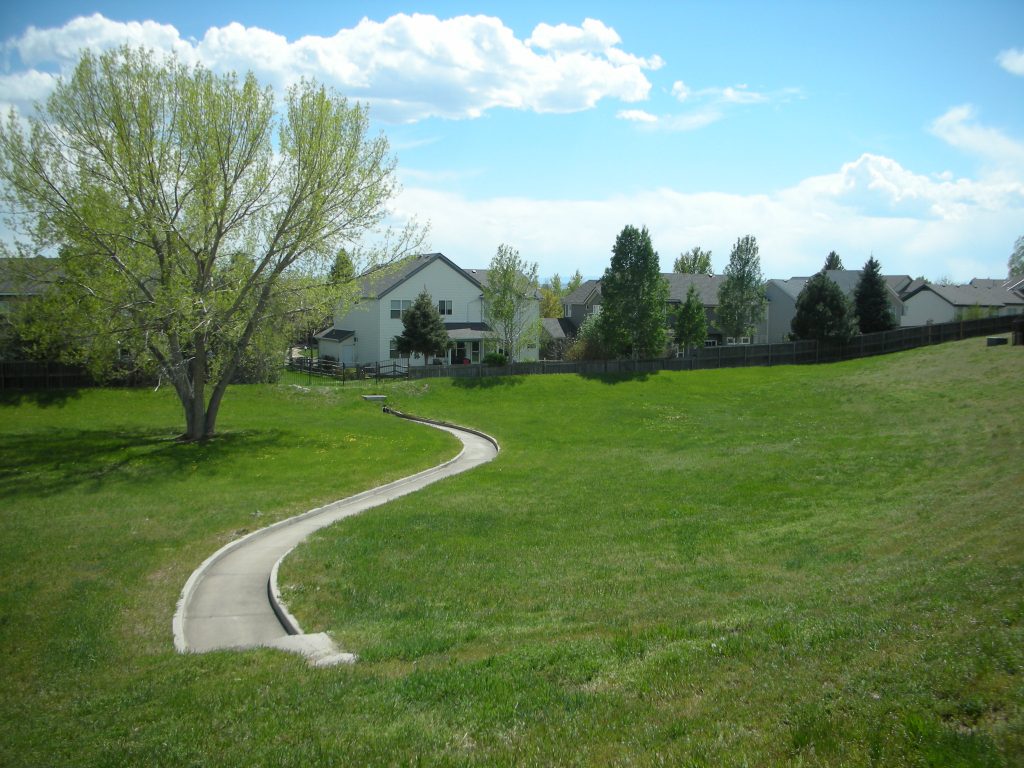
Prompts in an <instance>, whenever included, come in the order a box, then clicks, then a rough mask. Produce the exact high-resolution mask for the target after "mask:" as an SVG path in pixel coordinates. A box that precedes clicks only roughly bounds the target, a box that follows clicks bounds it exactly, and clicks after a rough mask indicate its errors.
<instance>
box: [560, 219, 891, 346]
mask: <svg viewBox="0 0 1024 768" xmlns="http://www.w3.org/2000/svg"><path fill="white" fill-rule="evenodd" d="M710 258H711V254H710V252H708V251H703V250H701V249H700V248H699V247H697V248H694V249H693V250H692V251H690V252H688V253H684V254H682V255H681V256H680V257H679V259H677V260H676V263H675V267H676V268H677V269H680V268H681V269H682V270H684V271H686V272H688V273H691V274H709V273H710V266H711V265H710ZM841 269H843V263H842V259H841V258H840V257H839V254H837V253H836V252H835V251H832V252H830V253H829V254H828V256H827V257H826V259H825V264H824V266H823V267H822V270H821V271H820V272H819V273H818V274H816V275H815V276H814V277H812V278H811V279H810V280H808V282H807V284H806V285H805V286H804V288H803V290H802V291H801V293H800V296H799V297H798V299H797V303H796V316H795V318H794V320H793V322H792V332H793V333H792V335H793V337H794V338H800V339H808V338H813V339H818V340H819V341H825V342H831V343H845V342H848V341H849V340H850V339H851V338H852V337H853V336H854V335H855V334H856V333H858V332H860V333H872V332H875V331H883V330H889V329H890V328H892V327H893V326H894V324H895V321H894V319H893V315H892V311H891V309H890V307H889V299H888V288H887V286H886V284H885V280H884V279H883V277H882V274H881V265H880V264H879V263H878V261H877V260H876V259H875V258H874V257H872V258H870V259H869V260H868V262H867V263H866V264H865V265H864V269H863V271H862V274H861V278H860V281H859V282H858V284H857V287H856V290H855V291H854V297H853V301H850V300H849V299H848V298H847V297H846V296H845V295H844V294H843V292H842V290H841V289H840V288H839V286H838V285H837V284H836V283H835V282H834V281H833V280H832V279H831V278H829V276H828V274H827V272H828V271H829V270H841ZM601 293H602V297H603V298H602V302H601V311H600V313H599V314H595V315H591V316H590V317H589V318H587V320H586V321H585V322H584V323H583V326H582V327H581V329H580V332H579V335H578V337H577V341H576V343H575V344H574V346H573V348H572V349H571V350H570V357H573V358H576V359H593V358H601V357H618V356H632V357H633V358H634V359H635V358H639V357H655V356H658V355H661V354H663V353H664V350H665V344H666V319H667V318H666V312H667V310H666V307H667V301H668V284H667V283H666V281H665V280H664V279H663V278H662V276H661V273H660V268H659V264H658V254H657V252H656V251H655V250H654V247H653V245H652V243H651V237H650V233H649V232H648V231H647V228H646V227H644V228H642V229H639V230H638V229H636V228H635V227H633V226H626V227H625V228H624V229H623V230H622V231H621V232H620V233H619V235H618V237H617V238H616V240H615V245H614V246H613V248H612V258H611V263H610V264H609V265H608V267H607V269H605V272H604V275H603V277H602V280H601ZM766 304H767V301H766V298H765V281H764V277H763V275H762V273H761V263H760V255H759V250H758V245H757V239H756V238H755V237H754V236H752V235H746V236H744V237H741V238H739V239H738V240H737V241H736V243H735V245H734V246H733V248H732V251H731V253H730V255H729V264H728V266H726V268H725V279H724V281H723V282H722V284H721V287H720V288H719V291H718V296H717V311H716V317H715V322H716V324H717V325H718V327H719V328H720V329H721V331H722V332H723V333H724V334H725V335H726V336H732V337H744V336H752V335H754V331H755V329H756V327H757V325H758V324H759V323H760V322H761V321H762V320H763V318H764V313H765V307H766ZM674 331H675V340H676V342H677V343H678V344H679V345H680V346H682V347H686V348H689V347H693V346H699V345H702V344H703V343H704V340H705V339H706V338H707V335H708V317H707V313H706V311H705V305H704V302H703V300H702V297H701V296H700V294H699V292H698V290H697V288H696V286H694V285H691V286H690V288H689V290H688V291H687V295H686V299H685V300H684V301H683V303H682V305H681V306H680V308H679V311H678V313H677V315H676V318H675V325H674Z"/></svg>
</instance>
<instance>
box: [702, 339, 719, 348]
mask: <svg viewBox="0 0 1024 768" xmlns="http://www.w3.org/2000/svg"><path fill="white" fill-rule="evenodd" d="M704 346H705V347H717V346H718V339H704Z"/></svg>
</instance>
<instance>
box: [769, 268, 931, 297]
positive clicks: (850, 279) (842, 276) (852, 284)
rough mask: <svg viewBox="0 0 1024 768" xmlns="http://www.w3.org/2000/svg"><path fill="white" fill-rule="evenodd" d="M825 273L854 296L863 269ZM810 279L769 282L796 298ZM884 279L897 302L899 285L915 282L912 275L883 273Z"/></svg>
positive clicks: (847, 294) (844, 291)
mask: <svg viewBox="0 0 1024 768" xmlns="http://www.w3.org/2000/svg"><path fill="white" fill-rule="evenodd" d="M825 274H826V275H828V277H829V279H830V280H832V282H834V283H835V284H836V285H838V286H839V290H841V291H842V292H843V294H844V295H845V296H848V297H850V298H852V297H853V295H854V293H855V292H856V290H857V284H858V283H859V282H860V276H861V274H862V270H860V269H830V270H828V271H827V272H825ZM810 279H811V278H810V277H791V278H789V279H788V280H769V281H768V282H769V283H771V284H772V285H774V286H776V287H778V288H779V289H780V290H782V291H783V292H784V293H785V294H786V295H787V296H789V297H790V298H792V299H794V300H796V299H797V298H799V296H800V291H802V290H803V289H804V286H805V285H806V284H807V281H808V280H810ZM882 280H884V281H885V285H886V287H887V288H888V289H889V293H890V294H891V295H890V298H892V299H895V300H896V301H897V302H899V301H901V298H900V293H899V292H900V288H898V287H897V286H901V287H904V288H905V287H906V286H908V285H910V284H911V283H913V282H914V281H913V279H912V278H911V277H910V275H882Z"/></svg>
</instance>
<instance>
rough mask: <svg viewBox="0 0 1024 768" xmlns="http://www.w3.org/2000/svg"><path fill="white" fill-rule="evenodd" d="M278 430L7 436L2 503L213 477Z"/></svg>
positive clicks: (0, 447) (0, 472)
mask: <svg viewBox="0 0 1024 768" xmlns="http://www.w3.org/2000/svg"><path fill="white" fill-rule="evenodd" d="M283 436H284V433H283V432H281V431H279V430H265V431H262V430H261V431H260V432H258V433H256V432H235V433H225V434H221V435H218V436H217V437H214V438H212V439H210V440H207V441H205V442H201V443H184V442H181V441H179V440H177V439H176V436H175V435H173V434H171V433H168V432H167V431H163V430H154V429H149V430H147V429H116V430H115V429H111V430H98V429H97V430H90V429H51V430H46V431H45V432H42V431H41V432H30V433H27V434H14V435H5V436H4V439H3V441H2V444H0V498H3V499H4V500H5V501H6V502H8V503H10V502H13V501H16V500H17V499H18V498H19V497H33V498H38V497H41V496H42V497H45V496H51V495H53V494H57V493H63V492H66V491H67V490H68V489H69V488H82V489H85V490H89V491H97V490H101V489H103V488H104V487H105V486H107V485H113V484H116V483H129V482H130V483H132V484H144V483H147V482H149V481H151V480H155V479H157V478H163V477H166V476H168V475H173V474H180V475H185V474H186V473H189V472H192V471H194V468H196V467H200V468H201V469H202V471H203V472H204V473H216V472H217V471H218V469H219V468H220V466H221V465H223V464H224V463H226V462H227V461H229V460H230V459H231V458H232V457H233V456H234V455H236V454H237V453H238V452H239V451H242V452H245V453H252V452H256V451H260V450H264V449H266V448H268V447H270V446H272V445H276V444H279V443H280V442H281V440H282V438H283Z"/></svg>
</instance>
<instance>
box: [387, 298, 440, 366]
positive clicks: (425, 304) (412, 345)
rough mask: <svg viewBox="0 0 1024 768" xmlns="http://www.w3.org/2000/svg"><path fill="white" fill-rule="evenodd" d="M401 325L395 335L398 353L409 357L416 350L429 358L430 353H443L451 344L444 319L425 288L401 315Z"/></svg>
mask: <svg viewBox="0 0 1024 768" xmlns="http://www.w3.org/2000/svg"><path fill="white" fill-rule="evenodd" d="M402 326H403V328H404V330H403V331H402V333H401V335H400V336H396V337H395V349H397V350H398V353H399V354H400V355H403V356H405V357H409V356H410V355H412V354H414V353H417V352H418V353H420V354H422V355H423V356H424V357H426V358H429V357H430V356H431V355H443V354H444V353H445V352H446V351H447V350H448V348H449V347H450V346H451V343H452V342H451V339H450V338H449V337H448V331H447V330H446V329H445V327H444V320H442V319H441V315H440V314H439V313H438V311H437V306H436V305H435V304H434V300H433V298H431V296H430V294H429V293H427V289H426V288H424V289H423V290H422V291H421V292H420V295H419V296H417V297H416V301H414V302H413V303H412V306H411V307H410V308H409V309H408V311H406V312H405V314H404V315H402Z"/></svg>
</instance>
